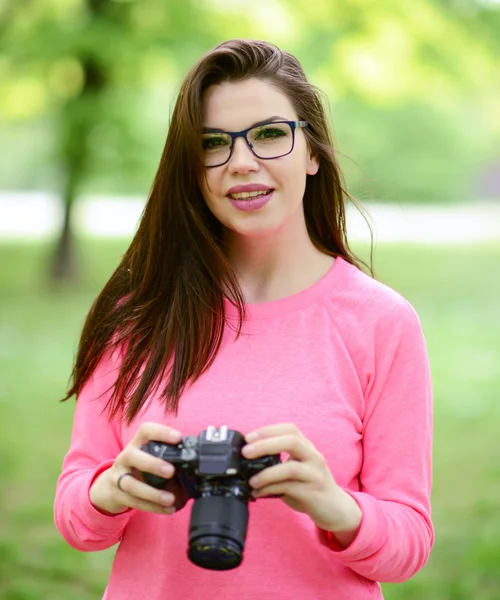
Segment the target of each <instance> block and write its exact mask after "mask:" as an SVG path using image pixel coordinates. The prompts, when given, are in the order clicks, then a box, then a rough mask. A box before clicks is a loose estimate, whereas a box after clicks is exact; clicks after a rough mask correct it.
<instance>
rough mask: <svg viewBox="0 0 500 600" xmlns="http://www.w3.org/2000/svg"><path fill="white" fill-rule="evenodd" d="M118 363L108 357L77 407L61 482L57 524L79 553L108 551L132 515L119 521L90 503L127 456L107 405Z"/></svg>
mask: <svg viewBox="0 0 500 600" xmlns="http://www.w3.org/2000/svg"><path fill="white" fill-rule="evenodd" d="M116 368H117V367H116V362H115V361H114V360H113V358H112V357H111V355H106V356H105V358H103V360H101V362H100V363H99V365H98V367H97V369H96V371H95V373H94V374H93V375H92V377H91V378H90V379H89V381H88V382H87V384H86V385H85V387H84V389H83V390H82V392H81V393H80V395H79V397H78V400H77V402H76V409H75V414H74V422H73V431H72V435H71V443H70V448H69V451H68V453H67V454H66V456H65V458H64V461H63V465H62V472H61V475H60V476H59V479H58V481H57V488H56V496H55V502H54V520H55V524H56V527H57V529H58V530H59V532H60V533H61V534H62V536H63V537H64V538H65V540H66V541H67V542H68V544H70V545H71V546H73V547H74V548H76V549H77V550H84V551H92V550H103V549H105V548H109V547H110V546H113V545H114V544H116V543H117V542H118V541H119V540H120V538H121V536H122V533H123V530H124V529H125V526H126V525H127V523H128V521H129V519H130V517H131V515H132V514H133V510H128V511H125V512H123V513H121V514H118V515H113V516H111V515H105V514H103V513H102V512H99V511H98V510H97V509H96V508H94V506H93V505H92V503H91V502H90V498H89V490H90V487H91V485H92V483H93V482H94V480H95V479H96V478H97V477H98V476H99V475H100V474H101V473H103V472H104V471H105V470H107V469H109V468H110V467H111V465H112V464H113V463H114V460H115V458H116V456H117V455H118V454H119V453H120V451H121V450H122V443H121V435H120V424H119V421H118V420H112V421H110V420H109V417H108V413H107V411H105V410H104V409H105V406H106V402H107V400H108V398H109V395H110V393H111V391H112V386H113V384H114V381H115V379H116V375H117V371H116Z"/></svg>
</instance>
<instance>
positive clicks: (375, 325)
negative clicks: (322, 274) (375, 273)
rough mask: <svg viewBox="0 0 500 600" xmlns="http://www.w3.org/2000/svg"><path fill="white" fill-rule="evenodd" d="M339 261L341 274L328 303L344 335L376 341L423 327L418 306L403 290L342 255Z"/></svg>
mask: <svg viewBox="0 0 500 600" xmlns="http://www.w3.org/2000/svg"><path fill="white" fill-rule="evenodd" d="M336 261H337V263H338V264H336V268H337V277H336V278H334V279H333V281H332V285H331V286H330V289H329V290H328V293H327V295H326V296H325V298H324V302H325V304H326V307H327V309H328V311H329V313H330V315H331V318H332V319H333V320H334V322H335V324H336V326H337V328H338V329H339V330H340V332H341V333H342V335H343V337H347V338H353V337H358V338H360V339H364V340H365V341H366V340H367V339H370V338H371V340H372V341H373V342H375V341H376V340H380V339H387V338H389V337H400V336H401V334H402V332H403V331H404V330H405V329H407V328H410V329H414V328H416V329H420V320H419V317H418V315H417V313H416V311H415V309H414V308H413V306H412V305H411V304H410V302H409V301H408V300H407V299H406V298H404V297H403V296H402V295H401V294H400V293H399V292H397V291H396V290H394V289H393V288H391V287H390V286H388V285H386V284H384V283H382V282H381V281H378V280H377V279H374V278H373V277H371V276H370V275H368V274H366V273H364V272H363V271H361V270H360V269H358V268H357V267H355V266H354V265H351V264H350V263H348V262H346V261H345V260H344V259H342V258H337V259H336Z"/></svg>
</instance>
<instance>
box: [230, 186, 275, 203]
mask: <svg viewBox="0 0 500 600" xmlns="http://www.w3.org/2000/svg"><path fill="white" fill-rule="evenodd" d="M273 189H274V188H272V187H271V186H270V185H265V184H262V183H248V184H246V185H235V186H233V187H231V188H229V189H228V190H227V192H226V196H229V197H230V198H233V199H234V200H236V199H239V200H244V199H246V198H251V197H254V198H255V197H258V196H257V192H260V193H261V194H262V193H265V192H269V191H273ZM234 194H238V195H239V194H245V196H238V197H237V198H235V197H234ZM246 194H251V196H246Z"/></svg>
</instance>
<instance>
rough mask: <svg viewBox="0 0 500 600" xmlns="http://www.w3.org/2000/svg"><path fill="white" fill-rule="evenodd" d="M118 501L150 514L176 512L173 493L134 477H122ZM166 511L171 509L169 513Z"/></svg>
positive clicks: (117, 496)
mask: <svg viewBox="0 0 500 600" xmlns="http://www.w3.org/2000/svg"><path fill="white" fill-rule="evenodd" d="M116 489H117V490H118V493H117V495H116V501H117V502H119V503H121V504H124V505H125V506H129V507H130V508H136V509H138V510H146V511H148V512H161V513H164V512H174V510H175V508H174V504H175V496H174V494H172V493H171V492H167V491H161V490H157V489H155V488H153V487H151V486H149V485H147V484H146V483H143V482H142V481H139V480H138V479H136V478H135V477H133V476H130V477H122V479H121V482H120V488H118V487H117V488H116ZM166 509H169V510H168V511H167V510H166Z"/></svg>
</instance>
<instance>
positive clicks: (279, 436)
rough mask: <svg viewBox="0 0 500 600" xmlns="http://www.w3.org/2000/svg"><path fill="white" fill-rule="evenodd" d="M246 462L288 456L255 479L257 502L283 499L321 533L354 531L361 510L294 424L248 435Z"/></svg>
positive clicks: (244, 450) (245, 452)
mask: <svg viewBox="0 0 500 600" xmlns="http://www.w3.org/2000/svg"><path fill="white" fill-rule="evenodd" d="M246 441H247V445H246V446H244V447H243V450H242V454H243V456H244V457H245V458H259V457H261V456H265V455H268V454H281V453H287V454H288V458H287V459H286V460H285V462H282V463H280V464H278V465H275V466H273V467H268V468H267V469H264V470H263V471H261V472H260V473H259V474H257V475H255V476H253V477H252V478H251V479H250V481H249V483H250V485H251V486H252V488H253V490H254V491H253V496H254V498H260V497H262V496H275V495H279V496H281V497H282V500H283V501H284V502H285V503H286V504H288V506H290V507H291V508H293V509H294V510H296V511H298V512H302V513H306V514H307V515H309V517H310V518H311V519H312V520H313V521H314V523H315V524H316V525H317V526H318V527H319V528H321V529H324V530H326V531H332V532H337V531H338V532H343V531H353V530H356V529H357V528H358V527H359V524H360V522H361V509H360V508H359V506H358V504H357V503H356V501H355V500H354V499H353V498H352V497H351V496H350V495H349V494H347V492H345V491H344V490H343V489H342V488H341V487H340V486H339V485H337V483H336V482H335V479H334V477H333V475H332V474H331V472H330V469H329V468H328V465H327V463H326V461H325V459H324V457H323V455H322V454H321V453H320V452H319V451H318V450H317V448H316V447H315V446H314V444H313V443H312V442H311V441H310V440H308V439H307V438H306V437H305V436H304V435H303V434H302V433H301V431H300V430H299V429H298V428H297V427H296V426H295V425H294V424H292V423H283V424H279V425H271V426H268V427H263V428H261V429H257V430H255V431H252V432H250V433H249V434H248V435H246Z"/></svg>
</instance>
